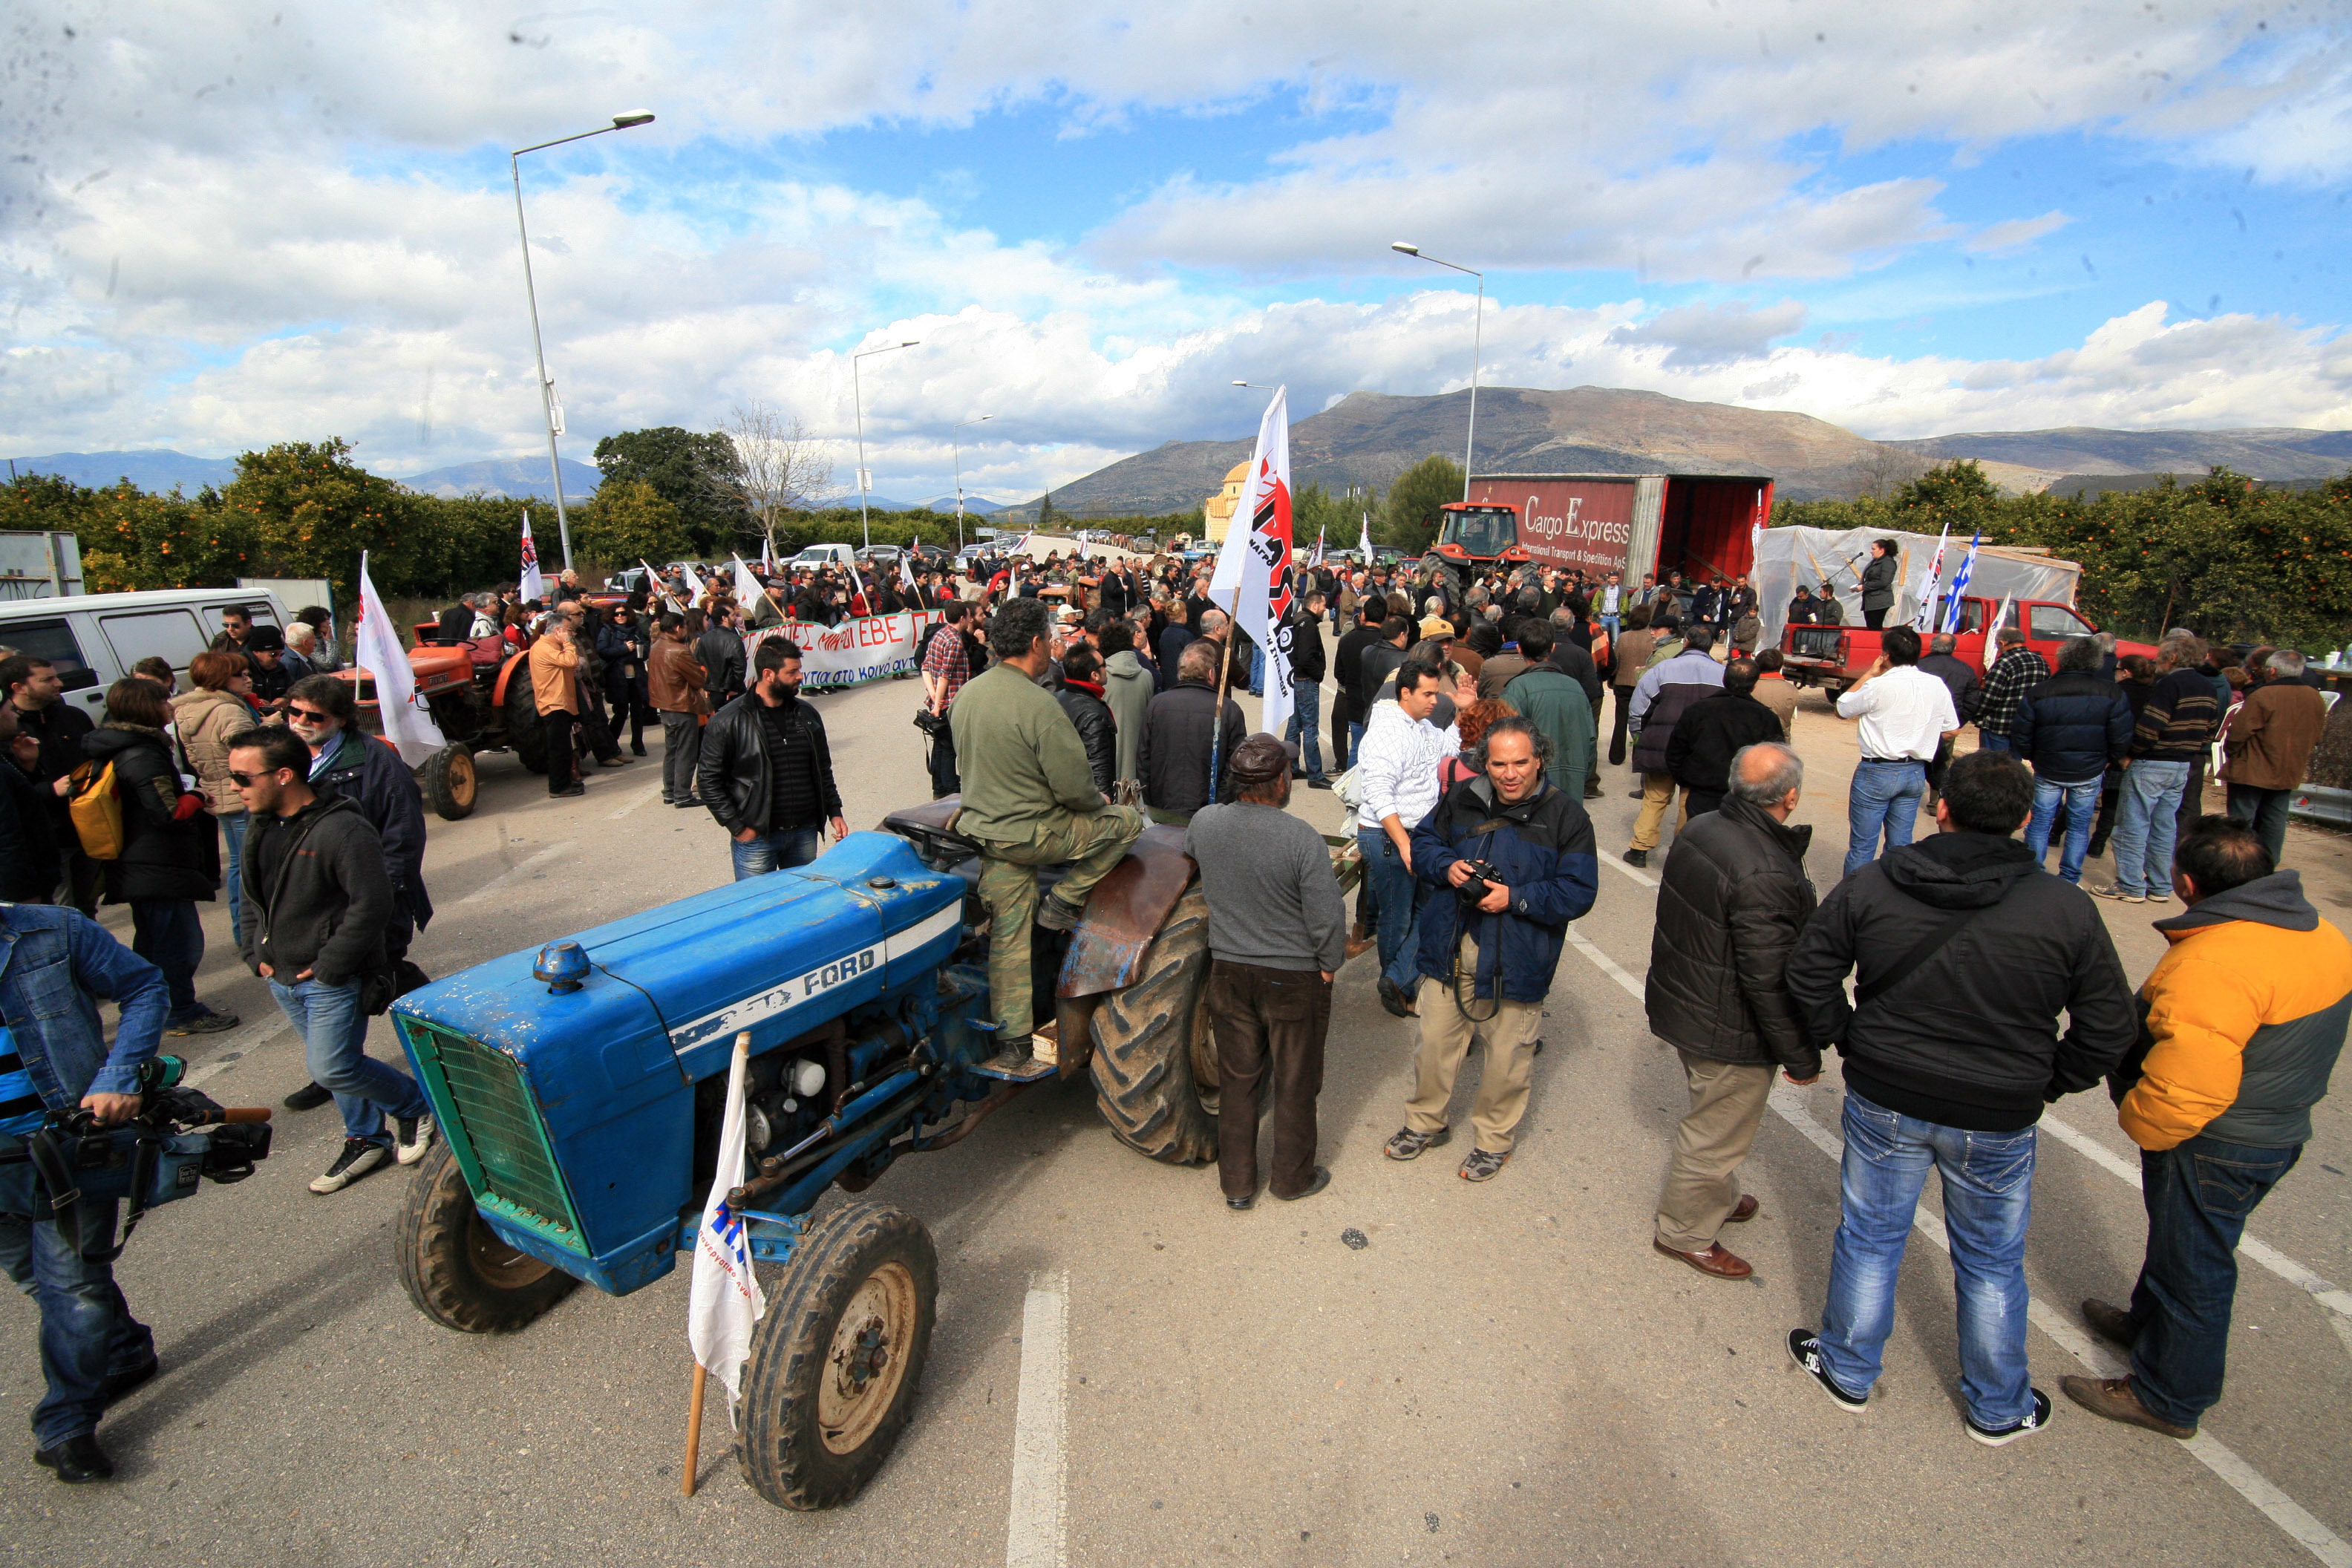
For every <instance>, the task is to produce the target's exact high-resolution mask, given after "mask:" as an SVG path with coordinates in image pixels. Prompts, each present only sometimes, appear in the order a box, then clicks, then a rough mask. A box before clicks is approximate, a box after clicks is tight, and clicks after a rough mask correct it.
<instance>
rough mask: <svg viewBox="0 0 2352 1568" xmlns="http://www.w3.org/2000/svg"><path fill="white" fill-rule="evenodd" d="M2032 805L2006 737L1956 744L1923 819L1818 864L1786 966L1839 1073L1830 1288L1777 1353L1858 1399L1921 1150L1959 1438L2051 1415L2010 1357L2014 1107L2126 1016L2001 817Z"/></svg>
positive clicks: (2028, 1123)
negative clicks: (1952, 1293) (1961, 1411)
mask: <svg viewBox="0 0 2352 1568" xmlns="http://www.w3.org/2000/svg"><path fill="white" fill-rule="evenodd" d="M2032 806H2033V780H2032V776H2031V775H2030V774H2028V773H2026V771H2025V768H2024V765H2023V764H2022V763H2019V762H2018V761H2017V760H2016V759H2015V758H2014V757H2012V756H2010V755H2008V754H2007V753H2006V752H1971V753H1970V754H1969V755H1968V756H1966V757H1962V758H1960V759H1958V761H1956V762H1955V763H1953V764H1952V770H1951V772H1950V773H1949V774H1948V775H1947V777H1946V779H1945V788H1944V794H1943V798H1942V799H1940V800H1938V801H1937V803H1936V826H1937V836H1936V837H1932V838H1928V839H1924V840H1922V841H1920V842H1918V843H1916V844H1908V845H1905V846H1902V847H1899V848H1896V849H1893V850H1890V851H1889V852H1888V853H1887V854H1886V855H1885V857H1884V858H1880V859H1877V860H1874V861H1872V862H1871V863H1870V864H1868V865H1866V866H1864V867H1863V868H1860V869H1859V870H1857V871H1855V872H1854V873H1853V875H1851V876H1849V877H1847V878H1846V879H1844V880H1843V882H1841V883H1839V884H1838V886H1837V887H1836V888H1835V889H1833V890H1832V892H1831V893H1830V895H1829V897H1828V898H1826V899H1824V900H1822V907H1821V909H1820V910H1818V911H1817V912H1816V913H1815V914H1814V915H1813V918H1812V919H1811V921H1807V922H1806V925H1805V930H1804V931H1803V933H1802V934H1801V936H1799V937H1798V939H1797V945H1796V949H1795V951H1794V952H1791V953H1790V957H1789V968H1788V985H1789V996H1790V1001H1791V1002H1792V1003H1793V1004H1794V1005H1795V1008H1796V1012H1797V1015H1798V1018H1799V1020H1800V1022H1801V1026H1802V1027H1803V1029H1804V1032H1805V1034H1806V1035H1807V1036H1808V1037H1810V1038H1811V1039H1812V1040H1814V1041H1815V1042H1817V1043H1820V1044H1822V1045H1835V1046H1836V1047H1838V1050H1839V1052H1840V1054H1841V1055H1842V1056H1843V1058H1844V1071H1845V1090H1846V1092H1845V1115H1844V1132H1845V1156H1844V1167H1843V1175H1842V1183H1843V1192H1844V1194H1845V1203H1844V1208H1843V1214H1842V1215H1840V1218H1839V1221H1838V1229H1837V1238H1836V1241H1835V1244H1834V1247H1833V1249H1832V1255H1831V1262H1830V1285H1829V1304H1828V1306H1827V1308H1826V1309H1825V1310H1824V1311H1823V1314H1822V1327H1821V1330H1820V1331H1819V1332H1818V1333H1816V1332H1815V1331H1812V1330H1810V1329H1794V1330H1791V1331H1790V1334H1789V1353H1790V1356H1791V1357H1792V1358H1793V1359H1794V1360H1795V1361H1796V1363H1797V1364H1798V1365H1799V1366H1801V1368H1803V1369H1804V1371H1805V1372H1806V1373H1808V1374H1809V1375H1811V1377H1812V1379H1813V1381H1814V1382H1815V1383H1817V1384H1819V1385H1820V1386H1821V1388H1822V1392H1823V1393H1825V1394H1828V1395H1829V1396H1830V1398H1831V1399H1832V1400H1833V1401H1834V1402H1835V1403H1836V1404H1837V1405H1839V1406H1840V1407H1841V1408H1843V1409H1845V1410H1848V1411H1859V1410H1861V1409H1862V1408H1863V1405H1864V1402H1865V1401H1866V1400H1867V1399H1868V1398H1869V1395H1870V1389H1871V1385H1872V1384H1874V1383H1876V1382H1877V1381H1878V1373H1879V1369H1880V1355H1881V1352H1882V1351H1883V1350H1884V1348H1885V1343H1886V1336H1887V1334H1888V1333H1889V1331H1891V1330H1892V1329H1893V1327H1894V1322H1895V1279H1896V1276H1897V1275H1898V1274H1899V1273H1900V1271H1901V1268H1902V1263H1903V1248H1904V1243H1905V1240H1906V1237H1908V1236H1909V1234H1910V1230H1911V1221H1912V1216H1913V1215H1914V1213H1915V1212H1916V1210H1917V1208H1918V1204H1919V1191H1920V1188H1921V1187H1922V1186H1924V1185H1925V1184H1926V1183H1927V1172H1928V1170H1929V1168H1930V1167H1933V1168H1934V1169H1935V1171H1936V1173H1937V1175H1938V1176H1939V1177H1940V1178H1941V1180H1942V1183H1943V1193H1944V1224H1945V1228H1946V1230H1947V1232H1948V1235H1949V1237H1950V1240H1951V1249H1952V1272H1953V1276H1954V1279H1955V1280H1956V1282H1957V1284H1958V1293H1959V1342H1960V1393H1961V1396H1962V1398H1963V1399H1964V1400H1965V1401H1966V1403H1967V1407H1968V1417H1967V1425H1968V1431H1969V1436H1971V1437H1974V1438H1975V1439H1976V1440H1977V1441H1978V1442H1979V1443H1985V1444H1989V1445H1992V1446H1995V1447H1998V1446H1999V1445H2000V1444H2003V1443H2007V1442H2010V1441H2012V1440H2013V1439H2015V1438H2018V1437H2021V1436H2026V1435H2028V1434H2030V1433H2033V1432H2038V1431H2040V1430H2041V1429H2042V1426H2045V1425H2046V1424H2047V1423H2048V1421H2049V1419H2050V1396H2049V1395H2048V1394H2044V1393H2042V1391H2041V1390H2040V1389H2038V1388H2034V1387H2032V1385H2031V1384H2029V1382H2028V1381H2027V1375H2026V1373H2027V1369H2026V1361H2025V1321H2026V1320H2025V1308H2026V1301H2027V1290H2026V1285H2025V1226H2026V1221H2027V1218H2028V1216H2029V1215H2030V1213H2031V1211H2032V1190H2033V1153H2034V1131H2033V1124H2034V1123H2035V1122H2036V1121H2040V1120H2041V1117H2042V1106H2043V1105H2044V1104H2045V1103H2047V1102H2049V1101H2052V1100H2057V1099H2058V1098H2059V1097H2060V1096H2061V1095H2067V1094H2074V1093H2076V1092H2078V1091H2080V1090H2082V1089H2088V1088H2090V1087H2091V1086H2092V1085H2093V1084H2095V1083H2097V1082H2098V1081H2099V1079H2101V1078H2102V1077H2104V1076H2105V1074H2106V1072H2107V1071H2108V1070H2109V1069H2110V1068H2113V1067H2114V1066H2115V1064H2116V1061H2117V1060H2118V1059H2119V1058H2121V1057H2122V1055H2123V1053H2124V1051H2125V1050H2126V1047H2129V1046H2130V1045H2131V1043H2132V1040H2133V1038H2134V1037H2135V1036H2136V1034H2137V1030H2138V1019H2137V1015H2136V1014H2135V1012H2134V1009H2133V1005H2132V997H2131V988H2130V986H2129V984H2127V983H2126V981H2125V979H2124V972H2123V965H2122V964H2121V963H2118V962H2117V960H2116V949H2115V943H2114V942H2111V941H2110V940H2109V939H2108V936H2107V928H2106V926H2105V923H2104V922H2103V921H2101V920H2100V918H2099V913H2098V910H2097V908H2096V906H2095V905H2094V904H2093V903H2092V902H2091V900H2090V897H2089V895H2087V894H2085V893H2084V892H2083V891H2082V889H2079V888H2075V887H2073V886H2070V885H2069V884H2067V883H2065V882H2062V881H2060V880H2059V879H2057V878H2055V877H2053V876H2051V875H2049V874H2048V873H2047V872H2045V871H2043V870H2042V868H2041V867H2040V866H2039V865H2038V864H2036V862H2035V861H2034V859H2033V858H2032V855H2030V854H2029V853H2028V852H2027V851H2026V848H2025V846H2024V845H2022V844H2020V843H2018V842H2017V840H2016V839H2015V837H2012V836H2013V835H2014V834H2015V833H2016V832H2017V830H2018V829H2019V828H2020V827H2021V826H2024V824H2025V821H2026V819H2027V816H2029V814H2030V813H2031V812H2032ZM1848 973H1852V974H1853V977H1854V982H1855V987H1854V997H1855V1000H1854V1003H1853V1005H1849V1004H1848V1003H1847V1001H1846V995H1845V979H1846V976H1847V974H1848ZM2062 1013H2063V1014H2064V1015H2065V1016H2066V1017H2067V1020H2068V1026H2067V1029H2066V1033H2065V1034H2064V1035H2063V1036H2061V1035H2060V1034H2059V1033H2058V1018H2059V1016H2060V1015H2061V1014H2062Z"/></svg>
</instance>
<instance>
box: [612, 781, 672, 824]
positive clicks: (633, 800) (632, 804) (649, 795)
mask: <svg viewBox="0 0 2352 1568" xmlns="http://www.w3.org/2000/svg"><path fill="white" fill-rule="evenodd" d="M661 791H662V786H661V785H660V784H658V783H656V784H647V785H646V787H645V788H643V789H641V790H639V791H638V792H637V793H636V794H635V795H631V796H630V797H629V804H628V805H624V806H622V807H620V808H619V809H618V810H615V811H608V812H606V813H605V814H604V820H605V821H607V822H618V821H620V820H621V818H623V817H625V816H628V815H629V813H631V812H633V811H635V810H636V809H637V807H639V806H641V805H645V804H646V802H647V801H649V800H651V799H653V797H654V796H656V795H659V794H661Z"/></svg>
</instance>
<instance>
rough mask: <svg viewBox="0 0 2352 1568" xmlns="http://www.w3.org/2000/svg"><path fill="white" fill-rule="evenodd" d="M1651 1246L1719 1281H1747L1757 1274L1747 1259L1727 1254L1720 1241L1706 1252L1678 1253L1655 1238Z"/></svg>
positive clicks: (1651, 1241) (1652, 1239)
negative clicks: (1749, 1277) (1749, 1265)
mask: <svg viewBox="0 0 2352 1568" xmlns="http://www.w3.org/2000/svg"><path fill="white" fill-rule="evenodd" d="M1650 1245H1651V1246H1652V1247H1656V1248H1657V1249H1658V1250H1659V1251H1660V1252H1663V1253H1664V1254H1665V1255H1666V1256H1667V1257H1668V1258H1680V1259H1681V1260H1682V1261H1684V1262H1685V1263H1687V1264H1689V1265H1690V1266H1691V1267H1692V1268H1696V1269H1697V1270H1698V1271H1699V1272H1700V1273H1701V1274H1712V1275H1713V1276H1715V1278H1717V1279H1747V1278H1748V1276H1749V1275H1750V1274H1753V1273H1755V1272H1756V1270H1755V1269H1753V1268H1749V1267H1748V1260H1747V1259H1746V1258H1739V1257H1736V1256H1734V1255H1733V1254H1731V1253H1728V1252H1726V1251H1725V1250H1724V1249H1723V1243H1721V1242H1719V1241H1718V1242H1717V1243H1716V1244H1715V1245H1714V1246H1713V1247H1708V1248H1707V1249H1706V1251H1705V1252H1681V1251H1677V1250H1676V1249H1675V1248H1674V1247H1668V1246H1667V1245H1666V1244H1665V1243H1664V1242H1663V1241H1660V1240H1659V1239H1658V1238H1657V1237H1651V1238H1650Z"/></svg>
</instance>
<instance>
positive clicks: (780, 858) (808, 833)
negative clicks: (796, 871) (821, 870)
mask: <svg viewBox="0 0 2352 1568" xmlns="http://www.w3.org/2000/svg"><path fill="white" fill-rule="evenodd" d="M727 848H728V852H729V853H730V854H731V855H733V856H734V857H735V879H736V880H737V881H739V882H740V881H743V880H745V879H749V878H752V877H764V876H766V875H767V874H768V873H769V872H771V871H782V870H784V869H786V868H790V867H793V866H805V865H807V864H808V863H809V862H810V861H812V860H814V859H815V858H816V851H817V830H816V829H815V828H814V827H785V828H780V829H778V830H777V831H776V832H774V833H768V834H762V835H761V837H757V838H754V839H753V840H751V843H749V844H746V843H744V842H743V841H742V840H741V839H740V838H730V839H728V841H727Z"/></svg>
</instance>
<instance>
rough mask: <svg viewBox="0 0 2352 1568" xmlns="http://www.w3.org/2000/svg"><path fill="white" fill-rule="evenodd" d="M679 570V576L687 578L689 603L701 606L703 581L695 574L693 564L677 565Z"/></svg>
mask: <svg viewBox="0 0 2352 1568" xmlns="http://www.w3.org/2000/svg"><path fill="white" fill-rule="evenodd" d="M677 569H678V572H679V574H681V575H682V576H684V577H685V578H686V597H687V602H688V604H693V605H698V604H700V603H701V602H702V579H701V578H699V577H698V576H696V575H695V574H694V567H693V565H692V563H688V562H685V561H681V562H679V563H677Z"/></svg>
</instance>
